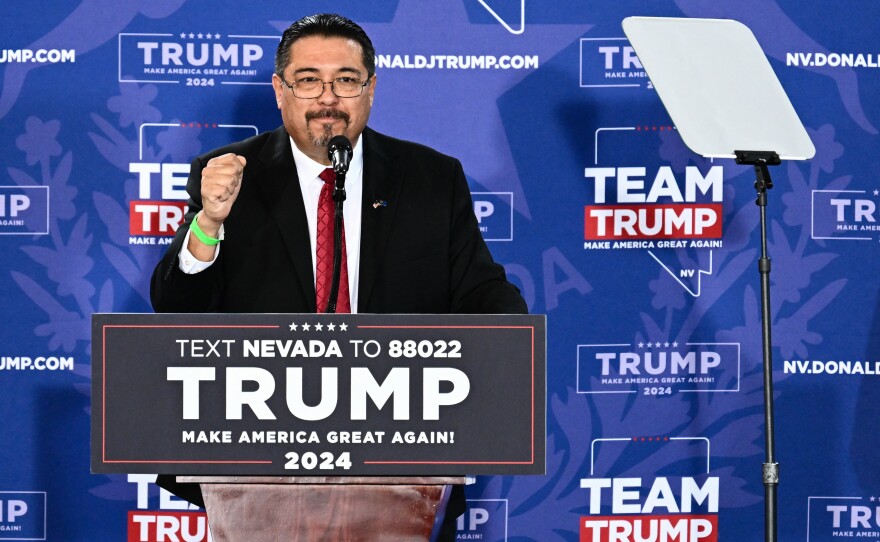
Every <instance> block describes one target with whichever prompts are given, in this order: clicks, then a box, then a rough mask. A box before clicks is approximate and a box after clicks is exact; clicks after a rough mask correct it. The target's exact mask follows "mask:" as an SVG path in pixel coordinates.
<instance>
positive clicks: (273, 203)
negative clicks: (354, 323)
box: [254, 126, 316, 312]
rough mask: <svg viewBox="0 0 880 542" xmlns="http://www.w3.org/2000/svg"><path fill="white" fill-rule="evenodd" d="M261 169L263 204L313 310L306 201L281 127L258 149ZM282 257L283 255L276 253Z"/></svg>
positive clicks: (312, 310) (259, 181)
mask: <svg viewBox="0 0 880 542" xmlns="http://www.w3.org/2000/svg"><path fill="white" fill-rule="evenodd" d="M259 158H260V164H259V166H260V170H259V171H258V173H257V174H256V175H255V177H254V178H255V180H256V182H255V183H254V184H256V185H257V186H258V187H259V189H260V190H259V191H260V194H261V196H262V197H263V199H264V201H265V204H266V207H267V208H268V209H271V213H272V218H273V219H274V221H275V223H276V224H277V225H278V229H279V231H280V234H281V238H282V240H283V243H284V249H286V253H287V255H286V256H287V257H289V258H290V260H291V262H292V263H293V267H294V269H295V271H296V275H297V279H298V282H299V287H300V288H301V290H302V295H303V296H304V297H305V299H306V301H307V303H308V312H315V307H316V301H315V278H314V272H313V271H312V246H311V241H310V240H309V226H308V222H307V220H306V210H305V205H304V204H303V200H302V192H301V191H300V187H299V178H298V177H297V172H296V164H295V163H294V161H293V153H292V151H291V148H290V137H289V136H288V135H287V132H286V131H285V129H284V127H283V126H282V127H280V128H278V129H277V130H275V131H274V132H273V133H272V135H271V136H270V137H269V139H268V141H267V142H266V145H265V146H264V147H263V149H262V150H261V152H260V155H259ZM279 256H280V257H284V256H283V255H279Z"/></svg>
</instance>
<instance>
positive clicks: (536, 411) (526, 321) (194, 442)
mask: <svg viewBox="0 0 880 542" xmlns="http://www.w3.org/2000/svg"><path fill="white" fill-rule="evenodd" d="M545 333H546V330H545V317H544V316H534V315H366V314H345V315H343V314H263V315H259V314H195V315H194V314H95V315H94V316H93V318H92V345H93V346H92V401H93V402H92V434H91V442H92V453H91V469H92V472H94V473H159V474H164V475H175V476H177V481H178V483H194V484H199V485H200V487H201V492H202V497H203V500H204V503H205V508H206V510H207V513H208V520H209V524H210V526H211V534H212V538H213V540H215V541H217V542H223V541H236V542H238V541H247V542H261V541H273V542H274V541H277V540H286V541H297V542H313V541H314V542H318V541H323V540H334V541H343V540H345V541H351V542H355V541H357V542H371V541H380V540H381V541H388V540H394V541H395V542H398V541H428V540H431V539H432V536H433V534H432V533H434V531H435V530H436V527H438V526H439V525H440V523H441V522H442V519H443V514H444V512H445V510H446V504H447V502H448V501H449V498H450V493H451V492H452V487H453V486H454V485H456V484H463V483H464V477H465V475H468V474H472V475H479V474H490V475H495V474H498V475H517V474H523V475H528V474H538V475H542V474H544V472H545V459H544V455H545V449H544V445H545V442H546V406H545V405H546V366H545V357H546V354H545V352H546V339H545Z"/></svg>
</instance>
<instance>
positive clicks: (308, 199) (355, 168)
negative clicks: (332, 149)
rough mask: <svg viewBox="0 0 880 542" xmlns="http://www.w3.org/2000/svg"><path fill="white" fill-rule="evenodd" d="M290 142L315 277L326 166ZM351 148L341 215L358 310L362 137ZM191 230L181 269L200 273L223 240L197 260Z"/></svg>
mask: <svg viewBox="0 0 880 542" xmlns="http://www.w3.org/2000/svg"><path fill="white" fill-rule="evenodd" d="M290 146H291V148H292V149H293V161H294V163H296V172H297V175H298V177H299V188H300V191H301V192H302V199H303V204H304V205H305V209H306V219H307V221H308V224H309V240H310V241H311V246H312V276H313V277H314V276H315V266H316V257H315V253H316V250H317V249H316V247H315V244H316V239H317V229H318V227H317V224H318V198H319V196H320V195H321V188H322V187H323V186H324V181H323V180H322V179H321V178H320V177H318V175H320V174H321V172H322V171H324V170H325V169H326V168H327V166H325V165H323V164H319V163H318V162H315V161H314V160H312V159H311V158H309V157H308V156H306V155H305V153H303V152H302V151H301V150H299V149H298V148H297V146H296V144H295V143H294V142H293V139H292V138H291V140H290ZM352 151H353V152H352V157H351V163H350V164H349V166H348V173H347V174H346V176H345V195H346V198H345V204H344V206H343V208H342V215H343V219H344V220H345V250H346V252H345V257H346V259H347V263H348V291H349V296H350V301H351V312H353V313H356V312H357V299H358V288H357V284H358V276H359V275H360V272H359V269H360V266H359V265H358V262H359V261H360V253H361V201H362V199H363V185H364V150H363V138H358V141H357V143H356V144H355V146H354V149H352ZM245 167H247V166H245ZM233 205H235V204H233ZM191 234H192V232H190V231H187V233H186V237H185V238H184V240H183V247H182V248H181V249H180V254H179V258H178V261H179V264H178V265H179V267H180V270H181V271H183V272H184V273H187V274H195V273H199V272H201V271H204V270H205V269H207V268H208V267H210V266H211V264H213V263H214V262H215V261H216V260H217V256H218V255H219V254H220V246H221V245H222V244H223V243H222V242H221V243H220V244H218V245H217V247H216V249H215V250H214V258H213V259H212V260H211V261H210V262H203V261H201V260H197V259H196V258H195V257H194V256H193V255H192V254H191V253H190V251H189V249H188V248H187V246H188V244H189V236H190V235H191Z"/></svg>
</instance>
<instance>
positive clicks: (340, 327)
mask: <svg viewBox="0 0 880 542" xmlns="http://www.w3.org/2000/svg"><path fill="white" fill-rule="evenodd" d="M339 331H348V324H346V323H342V324H339Z"/></svg>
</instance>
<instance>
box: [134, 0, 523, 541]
mask: <svg viewBox="0 0 880 542" xmlns="http://www.w3.org/2000/svg"><path fill="white" fill-rule="evenodd" d="M272 84H273V87H274V89H275V98H276V102H277V105H278V108H279V109H280V110H281V118H282V120H283V126H282V127H280V128H278V129H276V130H275V131H273V132H269V133H264V134H261V135H258V136H256V137H253V138H250V139H248V140H245V141H241V142H238V143H234V144H232V145H229V146H227V147H224V148H221V149H218V150H215V151H213V152H210V153H208V154H206V155H204V156H201V157H198V158H196V159H195V160H193V163H192V169H191V172H190V177H189V181H188V183H187V191H188V193H189V195H190V197H191V201H190V202H189V207H190V210H189V213H188V214H187V216H186V219H185V221H184V224H183V225H182V226H181V227H180V228H179V229H178V231H177V235H176V237H175V239H174V241H173V243H172V244H171V246H170V248H169V250H168V252H167V253H166V254H165V256H164V258H163V259H162V261H161V262H160V263H159V265H158V266H157V267H156V270H155V272H154V274H153V280H152V291H151V297H152V302H153V308H154V309H155V310H156V312H212V311H213V312H268V313H273V312H278V313H286V312H287V313H301V312H316V311H319V312H323V311H324V306H325V303H326V295H325V297H324V298H323V299H321V300H318V299H317V297H318V296H319V295H321V292H322V290H323V288H318V291H317V292H316V270H317V271H318V278H319V279H320V278H321V276H322V275H323V274H324V273H326V265H324V263H323V259H322V257H318V255H319V254H323V252H324V250H325V249H324V248H322V247H318V246H316V245H317V244H319V239H318V238H319V236H318V234H317V229H318V227H319V222H320V218H319V216H318V215H319V213H320V204H319V201H320V199H321V196H320V193H321V191H322V188H323V185H324V184H325V181H324V180H322V179H321V178H320V175H322V174H323V173H322V172H323V171H324V170H325V169H326V168H327V166H328V165H329V164H330V160H329V157H328V149H327V146H328V142H329V140H330V139H331V138H332V137H334V136H337V135H344V136H346V137H347V138H348V139H349V140H350V141H351V143H352V146H353V148H354V151H353V156H352V159H351V165H350V168H349V172H348V175H347V179H346V191H347V199H346V200H345V205H344V228H343V231H344V236H343V240H344V243H343V247H344V249H345V250H344V253H345V260H346V265H345V266H344V267H343V271H342V276H343V280H342V282H343V284H342V285H341V286H340V298H342V297H346V300H345V302H344V303H343V301H342V299H340V307H343V308H350V310H351V312H367V313H404V314H408V313H525V312H527V307H526V304H525V302H524V301H523V299H522V297H521V296H520V294H519V291H518V290H517V289H516V288H515V287H514V286H513V285H511V284H510V283H509V282H508V281H507V279H506V277H505V273H504V270H503V268H502V267H501V266H499V265H498V264H496V263H495V262H494V261H493V260H492V256H491V255H490V253H489V251H488V249H487V247H486V244H485V243H484V242H483V239H482V237H481V236H480V232H479V228H478V226H477V222H476V218H475V216H474V213H473V204H472V201H471V198H470V193H469V190H468V187H467V182H466V180H465V177H464V173H463V171H462V168H461V164H460V163H459V162H458V161H457V160H455V159H453V158H450V157H448V156H444V155H441V154H440V153H438V152H436V151H434V150H432V149H429V148H427V147H424V146H421V145H417V144H414V143H409V142H404V141H400V140H397V139H393V138H390V137H387V136H384V135H381V134H379V133H377V132H375V131H373V130H371V129H370V128H367V126H366V125H367V120H368V119H369V115H370V109H371V107H372V104H373V98H374V95H375V90H376V74H375V51H374V49H373V45H372V43H371V41H370V39H369V37H367V35H366V33H365V32H364V31H363V29H361V28H360V27H359V26H358V25H357V24H355V23H354V22H352V21H350V20H348V19H346V18H344V17H340V16H338V15H314V16H309V17H305V18H303V19H300V20H299V21H297V22H295V23H293V24H292V25H291V26H290V27H289V28H288V29H287V30H286V31H285V32H284V34H283V36H282V38H281V43H280V44H279V46H278V51H277V54H276V59H275V74H274V75H273V76H272ZM325 190H326V189H325ZM221 240H222V241H221ZM346 275H347V276H346ZM346 290H347V291H346ZM167 481H168V480H160V483H163V482H167ZM174 489H175V490H176V492H177V493H178V494H181V495H182V496H184V498H188V499H189V500H192V501H194V502H198V501H199V495H198V493H197V491H196V492H193V493H190V494H186V493H185V490H184V491H181V488H174ZM453 500H454V501H455V502H453V503H451V504H450V512H452V513H450V514H448V516H449V518H450V519H452V520H454V517H455V516H456V515H457V514H458V513H460V511H461V510H462V509H463V507H462V506H461V505H462V504H463V502H462V501H463V499H462V496H461V492H458V495H457V498H456V499H453ZM199 504H200V503H199ZM447 523H451V521H450V522H447ZM452 529H453V530H452V531H451V533H452V534H448V536H452V535H453V534H454V525H453V526H452Z"/></svg>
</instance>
